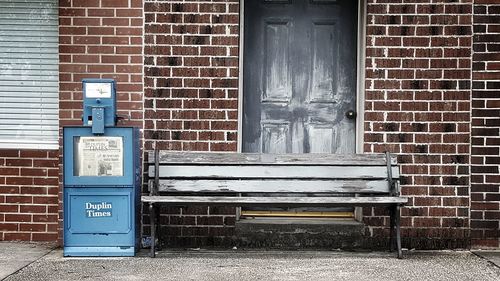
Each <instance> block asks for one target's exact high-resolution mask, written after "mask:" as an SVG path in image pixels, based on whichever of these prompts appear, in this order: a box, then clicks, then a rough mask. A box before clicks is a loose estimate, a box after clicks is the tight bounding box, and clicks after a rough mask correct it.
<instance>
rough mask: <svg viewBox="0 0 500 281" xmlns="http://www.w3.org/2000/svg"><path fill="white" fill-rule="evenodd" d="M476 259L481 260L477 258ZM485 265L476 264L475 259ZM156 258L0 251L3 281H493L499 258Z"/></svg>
mask: <svg viewBox="0 0 500 281" xmlns="http://www.w3.org/2000/svg"><path fill="white" fill-rule="evenodd" d="M479 255H481V256H479ZM488 255H490V257H489V258H483V257H482V256H485V257H488ZM488 255H483V252H481V253H479V254H478V255H476V254H475V253H472V252H469V251H431V252H419V251H411V252H406V253H405V255H404V259H402V260H398V259H396V258H395V257H394V254H391V253H383V252H374V253H351V252H335V251H289V252H285V251H264V250H262V251H240V250H236V251H232V250H228V251H208V250H207V251H205V250H199V251H163V252H160V254H159V255H158V256H157V258H155V259H151V258H149V257H147V256H146V252H141V253H140V254H139V255H138V256H137V257H133V258H63V256H62V250H60V249H55V250H53V249H52V248H51V247H49V246H44V245H33V244H18V243H6V242H3V243H0V274H2V275H0V277H1V278H0V279H2V278H4V279H2V280H8V281H13V280H65V281H66V280H106V281H110V280H238V281H241V280H481V281H486V280H495V281H498V280H500V267H498V265H495V264H494V263H493V261H494V260H495V259H496V261H498V258H499V257H500V252H488Z"/></svg>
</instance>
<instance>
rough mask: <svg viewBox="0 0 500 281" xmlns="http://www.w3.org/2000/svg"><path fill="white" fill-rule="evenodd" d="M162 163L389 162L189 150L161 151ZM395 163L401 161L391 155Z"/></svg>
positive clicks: (369, 158) (379, 156) (151, 157)
mask: <svg viewBox="0 0 500 281" xmlns="http://www.w3.org/2000/svg"><path fill="white" fill-rule="evenodd" d="M148 159H149V163H154V161H155V159H154V152H150V153H149V157H148ZM159 160H160V161H159V163H160V164H166V163H168V164H180V165H184V164H211V163H213V164H217V165H224V164H230V165H262V164H266V165H273V164H276V165H280V164H286V165H311V166H318V165H340V166H374V165H375V166H379V165H380V166H382V165H386V160H385V155H384V154H348V155H339V154H323V153H311V154H259V153H198V152H197V153H192V152H191V153H189V152H170V151H160V156H159ZM391 164H392V165H395V164H397V160H396V157H391Z"/></svg>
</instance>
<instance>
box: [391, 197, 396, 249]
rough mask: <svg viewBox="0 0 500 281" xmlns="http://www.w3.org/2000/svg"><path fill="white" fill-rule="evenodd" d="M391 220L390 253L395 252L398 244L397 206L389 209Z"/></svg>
mask: <svg viewBox="0 0 500 281" xmlns="http://www.w3.org/2000/svg"><path fill="white" fill-rule="evenodd" d="M389 215H390V217H389V220H390V228H389V251H391V252H394V245H395V244H396V243H395V242H396V241H395V240H394V233H395V225H394V224H395V223H394V222H395V220H396V218H395V217H396V206H391V207H389Z"/></svg>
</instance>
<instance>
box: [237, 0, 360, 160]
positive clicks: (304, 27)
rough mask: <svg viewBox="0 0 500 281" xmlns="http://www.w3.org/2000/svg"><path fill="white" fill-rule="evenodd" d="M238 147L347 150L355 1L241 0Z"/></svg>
mask: <svg viewBox="0 0 500 281" xmlns="http://www.w3.org/2000/svg"><path fill="white" fill-rule="evenodd" d="M244 28H245V37H244V38H245V46H244V82H243V83H244V103H243V106H244V110H243V113H244V117H243V122H244V123H243V151H244V152H262V153H316V152H321V153H339V154H350V153H354V152H355V120H354V118H348V117H346V113H347V112H348V111H351V110H352V111H354V110H355V109H356V99H355V98H356V50H357V42H356V37H357V1H354V0H288V1H287V0H247V1H245V26H244Z"/></svg>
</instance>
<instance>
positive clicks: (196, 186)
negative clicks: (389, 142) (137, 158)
mask: <svg viewBox="0 0 500 281" xmlns="http://www.w3.org/2000/svg"><path fill="white" fill-rule="evenodd" d="M153 182H154V181H153V180H150V183H149V184H150V187H151V185H152V184H153ZM158 191H159V192H237V193H250V192H276V193H294V192H296V193H304V192H305V193H308V192H311V193H389V192H390V190H389V187H388V185H387V179H385V180H367V181H363V180H333V181H332V180H327V181H325V180H168V179H160V183H159V186H158Z"/></svg>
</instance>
